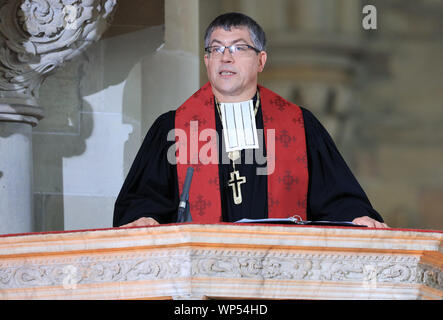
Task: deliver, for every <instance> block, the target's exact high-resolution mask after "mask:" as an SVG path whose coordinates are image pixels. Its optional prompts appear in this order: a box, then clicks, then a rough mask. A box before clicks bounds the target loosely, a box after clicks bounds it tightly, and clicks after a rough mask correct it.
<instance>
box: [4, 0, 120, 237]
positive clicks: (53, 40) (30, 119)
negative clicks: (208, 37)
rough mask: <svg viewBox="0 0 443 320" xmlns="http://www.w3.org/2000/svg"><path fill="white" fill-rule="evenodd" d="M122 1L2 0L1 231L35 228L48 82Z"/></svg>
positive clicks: (92, 38)
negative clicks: (36, 142)
mask: <svg viewBox="0 0 443 320" xmlns="http://www.w3.org/2000/svg"><path fill="white" fill-rule="evenodd" d="M115 6H116V0H80V1H69V0H4V1H2V2H1V3H0V22H1V24H0V234H5V233H19V232H31V231H33V205H32V202H33V186H32V180H33V161H32V127H34V126H36V125H37V124H38V122H39V120H41V119H42V118H43V108H42V106H40V105H39V102H38V91H39V87H40V85H41V83H42V82H43V80H44V79H45V78H46V77H47V76H49V75H50V74H51V72H53V71H55V70H56V69H57V68H58V67H60V66H62V65H63V63H64V62H66V61H68V60H70V59H72V58H74V57H76V56H77V55H78V54H79V53H81V52H82V51H83V50H85V49H86V48H87V47H88V46H89V45H90V44H92V43H93V42H94V41H97V40H98V39H99V38H100V36H101V35H102V34H103V32H104V31H105V30H106V28H107V26H108V25H109V23H110V20H111V18H112V13H113V11H114V8H115Z"/></svg>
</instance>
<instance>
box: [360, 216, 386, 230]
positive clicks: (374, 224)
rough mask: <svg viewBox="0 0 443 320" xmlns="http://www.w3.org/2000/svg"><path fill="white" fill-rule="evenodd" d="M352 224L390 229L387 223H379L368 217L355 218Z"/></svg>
mask: <svg viewBox="0 0 443 320" xmlns="http://www.w3.org/2000/svg"><path fill="white" fill-rule="evenodd" d="M352 222H353V223H355V224H358V225H362V226H367V227H369V228H389V227H388V225H387V224H386V223H382V222H378V221H377V220H374V219H372V218H369V217H367V216H364V217H358V218H355V219H354V220H352Z"/></svg>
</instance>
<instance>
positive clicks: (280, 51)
mask: <svg viewBox="0 0 443 320" xmlns="http://www.w3.org/2000/svg"><path fill="white" fill-rule="evenodd" d="M366 5H372V6H373V7H374V8H375V9H376V20H374V19H372V21H370V22H371V23H372V27H374V26H375V28H372V29H365V28H364V26H363V24H362V21H363V19H364V18H365V17H366V16H367V14H365V13H363V8H364V7H365V6H366ZM229 11H238V12H242V13H245V14H247V15H249V16H251V17H252V18H253V19H255V20H256V21H257V22H258V23H259V24H260V25H261V26H262V27H263V28H264V30H265V32H266V34H267V39H268V50H267V51H268V62H267V65H266V67H265V71H264V72H263V73H262V74H261V75H260V78H259V82H260V83H261V84H262V85H264V86H267V87H268V88H270V89H271V90H273V91H275V92H277V93H278V94H280V95H281V96H283V97H284V98H286V99H288V100H290V101H292V102H294V103H296V104H298V105H301V106H303V107H305V108H307V109H309V110H311V111H312V112H313V113H314V114H315V115H316V116H317V117H318V118H319V119H320V121H321V122H322V123H323V125H324V126H325V127H326V128H327V130H328V131H329V133H330V134H331V136H332V137H333V139H334V140H335V142H336V144H337V146H338V148H339V150H340V151H341V153H342V155H343V157H344V158H345V160H346V161H347V163H348V164H349V166H350V167H351V169H352V171H353V173H354V174H355V176H356V177H357V179H358V181H359V182H360V184H361V185H362V187H363V189H364V190H365V191H366V193H367V195H368V197H369V199H370V201H371V203H372V205H373V206H374V208H375V209H376V210H377V211H379V212H380V214H381V215H382V216H383V217H384V219H385V221H386V222H387V224H388V225H389V226H391V227H396V228H417V229H433V230H443V215H442V210H443V165H442V164H443V129H442V124H443V108H441V107H442V101H443V90H442V88H443V86H442V84H443V61H442V59H441V57H443V32H442V31H443V1H439V0H420V1H418V0H372V1H369V0H368V1H363V0H362V1H360V0H273V1H268V0H235V1H233V0H210V1H209V0H120V1H117V6H116V8H115V12H114V17H113V19H112V22H111V25H110V27H109V28H108V29H107V30H106V32H105V33H104V34H103V35H102V37H101V39H100V40H99V41H97V42H96V43H94V44H92V45H91V46H90V47H89V48H88V49H87V50H85V51H82V52H81V54H79V55H78V56H76V57H75V58H74V59H72V60H70V61H68V62H66V63H65V64H64V66H63V67H61V68H59V69H58V70H57V71H56V72H55V73H53V74H52V75H51V76H49V77H48V78H47V79H46V80H45V81H44V82H43V84H42V85H41V87H40V90H39V100H38V101H39V105H40V107H41V108H42V109H43V110H44V117H43V118H42V119H41V120H40V121H39V122H38V124H37V125H36V126H34V127H33V129H32V162H33V171H32V172H33V173H32V177H33V192H32V195H33V199H32V206H33V214H32V217H31V218H32V223H31V230H28V231H51V230H71V229H90V228H103V227H111V226H112V215H113V206H114V202H115V199H116V197H117V195H118V192H119V190H120V188H121V185H122V183H123V181H124V178H125V177H126V175H127V173H128V170H129V168H130V166H131V164H132V161H133V159H134V157H135V155H136V153H137V151H138V148H139V147H140V144H141V142H142V140H143V138H144V136H145V134H146V132H147V130H148V129H149V127H150V126H151V124H152V123H153V121H154V120H155V119H156V118H157V117H158V116H159V115H160V114H162V113H164V112H166V111H169V110H172V109H175V108H177V107H178V106H179V105H180V104H181V103H183V102H184V101H185V100H186V99H187V98H188V97H189V96H190V95H191V94H192V93H194V92H195V91H196V90H197V89H198V88H199V87H200V86H201V85H203V84H204V83H206V82H207V77H206V72H205V68H204V64H203V54H204V51H203V35H204V31H205V29H206V27H207V26H208V24H209V23H210V22H211V21H212V20H213V19H214V18H215V17H216V16H217V15H219V14H221V13H224V12H229ZM3 139H7V137H6V136H5V135H3ZM3 152H4V151H3V150H0V153H3ZM0 166H1V164H0ZM1 172H3V173H1ZM6 173H7V168H2V167H0V184H1V183H2V175H5V174H6ZM3 219H4V218H3ZM1 220H2V216H1V215H0V221H1ZM9 230H11V229H9ZM19 231H20V230H19ZM25 231H26V230H25ZM7 232H8V231H2V232H0V233H7Z"/></svg>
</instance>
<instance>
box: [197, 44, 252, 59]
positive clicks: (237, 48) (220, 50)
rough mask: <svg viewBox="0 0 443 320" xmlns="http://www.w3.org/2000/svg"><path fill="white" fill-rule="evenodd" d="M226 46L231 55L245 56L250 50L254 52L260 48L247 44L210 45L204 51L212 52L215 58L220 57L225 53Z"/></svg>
mask: <svg viewBox="0 0 443 320" xmlns="http://www.w3.org/2000/svg"><path fill="white" fill-rule="evenodd" d="M226 48H228V49H229V52H230V53H231V54H232V55H233V56H238V57H242V56H247V55H248V54H249V52H250V50H254V51H255V52H256V53H260V50H258V49H257V48H254V47H253V46H250V45H249V44H233V45H230V46H211V47H207V48H205V51H206V52H207V53H210V54H212V56H213V57H215V58H220V57H221V56H223V54H224V53H225V50H226Z"/></svg>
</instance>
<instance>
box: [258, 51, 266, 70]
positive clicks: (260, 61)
mask: <svg viewBox="0 0 443 320" xmlns="http://www.w3.org/2000/svg"><path fill="white" fill-rule="evenodd" d="M267 58H268V55H267V53H266V51H260V53H259V54H258V72H262V71H263V69H264V68H265V64H266V59H267Z"/></svg>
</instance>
